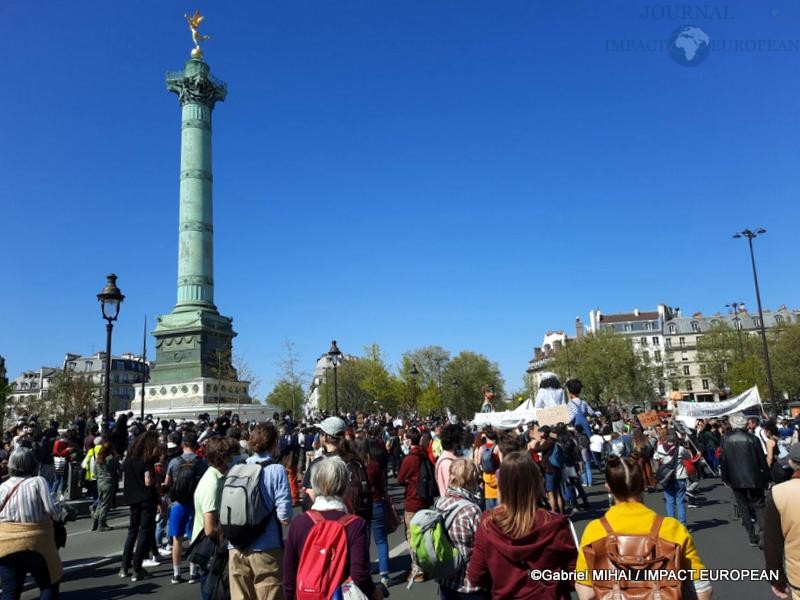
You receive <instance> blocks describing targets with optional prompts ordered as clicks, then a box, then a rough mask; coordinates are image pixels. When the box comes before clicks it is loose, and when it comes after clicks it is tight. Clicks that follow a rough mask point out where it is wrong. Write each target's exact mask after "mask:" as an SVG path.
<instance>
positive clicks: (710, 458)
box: [706, 448, 719, 475]
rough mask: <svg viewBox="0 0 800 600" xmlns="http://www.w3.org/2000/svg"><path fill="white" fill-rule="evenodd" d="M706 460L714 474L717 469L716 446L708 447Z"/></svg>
mask: <svg viewBox="0 0 800 600" xmlns="http://www.w3.org/2000/svg"><path fill="white" fill-rule="evenodd" d="M706 462H708V466H710V467H711V469H712V470H713V471H714V475H716V474H717V472H718V471H719V459H718V458H717V449H716V448H709V449H708V450H706Z"/></svg>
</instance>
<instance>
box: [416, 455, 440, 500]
mask: <svg viewBox="0 0 800 600" xmlns="http://www.w3.org/2000/svg"><path fill="white" fill-rule="evenodd" d="M438 495H439V484H437V483H436V473H435V472H434V471H433V465H432V464H431V461H429V460H428V457H427V456H420V457H419V478H418V479H417V496H419V497H420V499H421V500H422V501H423V502H433V499H434V498H436V496H438Z"/></svg>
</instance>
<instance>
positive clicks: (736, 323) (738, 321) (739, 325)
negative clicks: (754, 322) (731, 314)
mask: <svg viewBox="0 0 800 600" xmlns="http://www.w3.org/2000/svg"><path fill="white" fill-rule="evenodd" d="M733 328H734V329H741V328H742V320H741V319H740V318H739V317H735V318H734V319H733Z"/></svg>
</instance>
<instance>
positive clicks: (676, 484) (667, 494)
mask: <svg viewBox="0 0 800 600" xmlns="http://www.w3.org/2000/svg"><path fill="white" fill-rule="evenodd" d="M685 499H686V480H685V479H676V480H675V481H673V482H672V483H670V484H669V485H668V486H667V487H665V488H664V501H665V502H666V503H667V516H668V517H674V518H677V519H678V521H680V522H681V523H683V524H684V525H686V502H685ZM676 508H677V514H676Z"/></svg>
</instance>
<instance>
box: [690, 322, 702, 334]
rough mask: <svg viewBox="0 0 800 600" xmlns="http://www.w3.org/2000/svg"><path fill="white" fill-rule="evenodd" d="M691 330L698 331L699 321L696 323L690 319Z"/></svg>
mask: <svg viewBox="0 0 800 600" xmlns="http://www.w3.org/2000/svg"><path fill="white" fill-rule="evenodd" d="M692 331H694V332H695V333H697V332H698V331H700V323H698V322H697V321H692Z"/></svg>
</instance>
